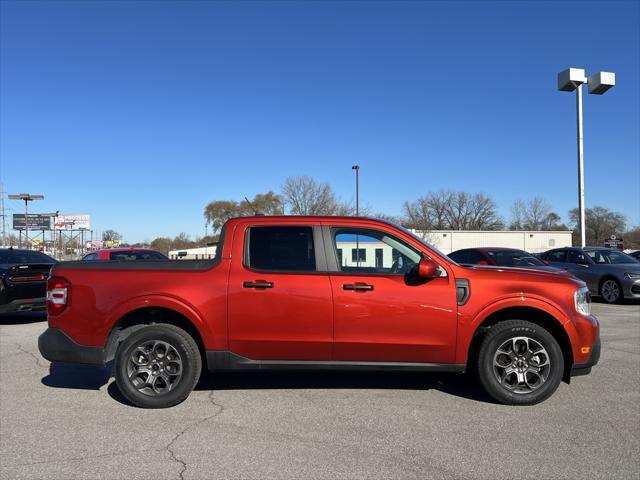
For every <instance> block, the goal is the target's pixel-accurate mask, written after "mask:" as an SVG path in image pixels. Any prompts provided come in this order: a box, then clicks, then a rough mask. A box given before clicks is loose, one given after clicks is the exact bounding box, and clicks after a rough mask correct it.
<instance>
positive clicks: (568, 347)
mask: <svg viewBox="0 0 640 480" xmlns="http://www.w3.org/2000/svg"><path fill="white" fill-rule="evenodd" d="M47 298H48V321H49V328H48V329H47V330H46V331H45V332H44V333H43V334H42V335H41V336H40V338H39V341H38V345H39V349H40V352H41V353H42V355H43V356H44V357H45V358H46V359H48V360H50V361H62V362H77V363H87V364H96V365H103V364H105V363H106V362H109V361H110V360H113V359H115V364H114V370H115V377H116V382H117V385H118V387H119V388H120V390H121V392H122V393H123V394H124V395H125V396H126V398H127V399H129V400H130V401H131V402H132V403H133V404H135V405H138V406H142V407H150V408H160V407H167V406H171V405H175V404H177V403H179V402H181V401H183V400H184V399H185V398H186V397H187V396H188V395H189V393H190V392H191V390H192V389H193V387H194V386H195V384H196V382H197V381H198V379H199V377H200V373H201V368H202V366H203V364H204V365H205V366H206V368H208V369H209V370H212V371H221V370H222V371H224V370H227V371H229V370H238V369H292V368H295V369H357V370H361V369H375V370H380V369H392V370H411V371H423V372H464V371H465V370H472V371H474V372H475V373H476V374H477V377H478V378H479V380H480V383H481V384H482V386H483V387H484V388H485V389H486V391H487V392H488V393H489V394H490V395H491V396H492V397H493V398H495V399H496V400H498V401H500V402H503V403H505V404H515V405H529V404H533V403H537V402H540V401H542V400H544V399H546V398H548V397H549V396H550V395H551V394H552V393H553V392H554V391H555V390H556V388H557V387H558V385H559V383H560V381H561V380H565V381H567V382H568V381H569V380H570V378H571V376H572V375H580V374H587V373H589V372H590V371H591V367H592V366H593V365H595V364H596V363H597V362H598V359H599V356H600V340H599V324H598V320H597V319H596V318H595V317H594V316H593V315H591V313H590V306H591V304H590V300H589V294H588V290H587V288H586V285H585V284H584V282H582V281H581V280H578V279H576V278H573V277H568V276H566V275H562V274H556V273H553V272H542V271H535V270H530V269H516V268H514V269H508V270H502V269H494V268H489V267H478V266H461V265H458V264H456V263H454V262H452V261H451V260H450V259H449V258H448V257H447V256H446V255H444V254H442V253H440V252H439V251H438V250H436V249H435V248H434V247H432V246H430V245H428V244H427V243H424V242H423V241H422V240H421V239H419V238H418V237H416V236H414V235H413V234H411V233H410V232H409V231H407V230H404V229H403V228H401V227H398V226H396V225H393V224H391V223H386V222H382V221H379V220H372V219H365V218H346V217H302V216H296V217H286V216H283V217H268V216H256V217H244V218H235V219H232V220H230V221H228V222H227V224H226V225H225V226H224V227H223V229H222V232H221V239H220V243H219V246H218V249H217V252H216V258H215V259H213V260H195V261H180V262H65V263H63V264H58V265H56V266H55V267H54V268H53V271H52V273H51V277H50V279H49V282H48V293H47Z"/></svg>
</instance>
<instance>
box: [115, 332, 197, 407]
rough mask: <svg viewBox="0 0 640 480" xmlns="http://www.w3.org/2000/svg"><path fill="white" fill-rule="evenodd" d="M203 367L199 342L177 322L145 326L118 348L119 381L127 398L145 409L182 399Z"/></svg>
mask: <svg viewBox="0 0 640 480" xmlns="http://www.w3.org/2000/svg"><path fill="white" fill-rule="evenodd" d="M201 370H202V358H201V357H200V351H199V350H198V346H197V345H196V342H195V341H194V340H193V338H192V337H191V336H190V335H189V334H188V333H187V332H185V331H184V330H182V329H181V328H178V327H176V326H174V325H168V324H162V323H160V324H154V325H149V326H146V327H142V328H140V329H139V330H136V331H135V332H133V333H132V334H131V335H129V336H128V337H127V338H126V339H125V340H124V341H123V342H122V343H121V344H120V346H119V347H118V350H117V351H116V357H115V377H116V384H117V385H118V388H119V389H120V392H122V394H123V395H124V396H125V398H126V399H127V400H129V401H130V402H131V403H132V404H133V405H136V406H138V407H142V408H167V407H172V406H174V405H177V404H178V403H180V402H182V401H183V400H184V399H186V398H187V397H188V396H189V394H190V393H191V391H192V390H193V388H194V387H195V386H196V383H197V382H198V379H199V378H200V372H201Z"/></svg>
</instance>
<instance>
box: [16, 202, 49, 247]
mask: <svg viewBox="0 0 640 480" xmlns="http://www.w3.org/2000/svg"><path fill="white" fill-rule="evenodd" d="M9 199H10V200H24V240H25V242H26V244H27V248H28V249H29V250H31V246H30V245H29V202H31V201H33V200H44V195H31V194H30V193H16V194H13V195H9ZM20 247H22V242H20Z"/></svg>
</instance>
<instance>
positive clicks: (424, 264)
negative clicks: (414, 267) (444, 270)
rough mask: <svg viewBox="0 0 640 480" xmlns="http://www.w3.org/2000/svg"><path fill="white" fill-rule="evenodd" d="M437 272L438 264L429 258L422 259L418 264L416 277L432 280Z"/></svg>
mask: <svg viewBox="0 0 640 480" xmlns="http://www.w3.org/2000/svg"><path fill="white" fill-rule="evenodd" d="M437 271H438V264H437V263H436V262H434V261H433V260H431V259H430V258H423V259H422V260H420V263H419V264H418V276H419V277H420V278H433V277H435V276H436V272H437Z"/></svg>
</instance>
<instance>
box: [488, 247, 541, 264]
mask: <svg viewBox="0 0 640 480" xmlns="http://www.w3.org/2000/svg"><path fill="white" fill-rule="evenodd" d="M487 255H489V256H490V257H491V258H493V260H494V261H495V262H496V265H498V266H499V267H531V266H534V265H535V266H540V265H544V263H543V262H542V261H541V260H538V259H537V258H536V257H534V256H533V255H531V254H529V253H527V252H525V251H523V250H493V251H491V250H489V251H487Z"/></svg>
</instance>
